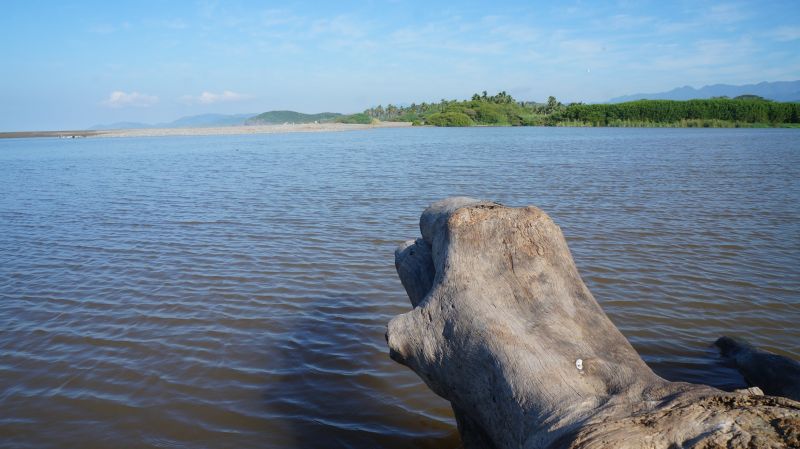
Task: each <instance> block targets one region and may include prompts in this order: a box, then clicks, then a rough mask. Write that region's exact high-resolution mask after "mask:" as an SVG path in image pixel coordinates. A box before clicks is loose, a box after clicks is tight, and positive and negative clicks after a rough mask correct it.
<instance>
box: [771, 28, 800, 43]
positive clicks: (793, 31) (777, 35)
mask: <svg viewBox="0 0 800 449" xmlns="http://www.w3.org/2000/svg"><path fill="white" fill-rule="evenodd" d="M769 36H770V37H772V38H773V39H775V40H776V41H779V42H789V41H796V40H798V39H800V27H796V26H783V27H779V28H776V29H775V30H773V31H772V32H771V33H769Z"/></svg>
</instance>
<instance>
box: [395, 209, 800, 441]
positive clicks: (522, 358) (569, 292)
mask: <svg viewBox="0 0 800 449" xmlns="http://www.w3.org/2000/svg"><path fill="white" fill-rule="evenodd" d="M420 230H421V233H422V238H421V239H417V240H416V241H410V242H407V243H405V244H404V245H402V246H401V247H400V248H398V250H397V251H396V253H395V263H396V267H397V272H398V274H399V276H400V280H401V281H402V284H403V286H404V288H405V289H406V292H407V293H408V296H409V298H410V300H411V304H412V306H413V309H412V310H411V311H410V312H408V313H405V314H402V315H399V316H397V317H395V318H394V319H392V320H391V322H390V323H389V325H388V329H387V333H386V339H387V343H388V345H389V350H390V352H389V353H390V356H391V357H392V359H394V360H396V361H397V362H399V363H401V364H403V365H406V366H408V367H409V368H411V369H412V370H414V371H415V372H416V373H417V374H418V375H419V376H420V377H421V378H422V380H423V381H424V382H425V383H426V384H427V385H428V386H429V387H430V388H431V389H432V390H433V391H434V392H435V393H436V394H438V395H439V396H442V397H443V398H445V399H447V400H449V401H450V403H451V404H452V407H453V410H454V413H455V416H456V420H457V422H458V426H459V431H460V433H461V436H462V440H463V442H464V446H465V447H466V448H468V449H469V448H498V449H499V448H557V447H558V448H561V447H564V448H600V447H603V448H605V447H615V448H640V447H648V448H665V449H666V448H670V449H671V448H683V447H697V448H713V447H732V448H740V447H741V448H746V447H765V448H769V447H776V448H777V447H800V442H798V438H800V403H797V402H794V401H791V400H789V399H784V398H777V397H766V396H760V395H758V394H754V393H753V391H745V392H738V393H726V392H723V391H720V390H717V389H714V388H712V387H709V386H704V385H693V384H687V383H676V382H668V381H666V380H664V379H662V378H660V377H658V376H657V375H656V374H654V373H653V372H652V371H651V370H650V368H649V367H648V366H647V365H646V364H645V363H644V361H643V360H642V359H641V357H639V355H638V353H637V352H636V351H635V350H634V349H633V347H632V346H631V345H630V344H629V343H628V341H627V340H626V339H625V337H624V336H623V335H622V334H621V333H620V332H619V330H618V329H617V328H616V326H614V324H613V323H612V322H611V321H610V320H609V319H608V317H607V316H606V315H605V313H604V312H603V310H602V309H601V308H600V306H599V305H598V303H597V301H595V299H594V297H593V296H592V294H591V293H590V292H589V290H588V289H587V288H586V286H585V285H584V283H583V281H582V280H581V278H580V275H579V274H578V270H577V268H576V267H575V264H574V262H573V260H572V255H571V254H570V251H569V249H568V247H567V244H566V241H565V240H564V237H563V235H562V233H561V230H560V229H559V227H558V226H557V225H556V224H555V223H554V222H553V221H552V220H551V219H550V217H548V216H547V214H545V213H544V212H542V211H541V210H539V209H537V208H535V207H521V208H511V207H504V206H502V205H500V204H497V203H492V202H487V201H479V200H474V199H471V198H463V197H456V198H449V199H446V200H443V201H440V202H437V203H434V204H432V205H431V206H430V207H429V208H428V209H426V210H425V212H424V213H423V214H422V217H421V219H420Z"/></svg>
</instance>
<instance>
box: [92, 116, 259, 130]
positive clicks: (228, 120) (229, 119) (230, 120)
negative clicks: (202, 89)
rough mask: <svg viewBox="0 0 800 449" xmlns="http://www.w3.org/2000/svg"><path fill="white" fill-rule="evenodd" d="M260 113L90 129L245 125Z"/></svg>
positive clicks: (113, 125) (104, 126)
mask: <svg viewBox="0 0 800 449" xmlns="http://www.w3.org/2000/svg"><path fill="white" fill-rule="evenodd" d="M256 115H258V114H200V115H191V116H188V117H181V118H179V119H177V120H173V121H171V122H167V123H156V124H150V123H140V122H116V123H109V124H102V125H94V126H92V127H91V128H89V129H92V130H105V129H141V128H206V127H213V126H237V125H244V124H245V122H246V121H247V120H248V119H249V118H251V117H255V116H256Z"/></svg>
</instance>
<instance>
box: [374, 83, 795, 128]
mask: <svg viewBox="0 0 800 449" xmlns="http://www.w3.org/2000/svg"><path fill="white" fill-rule="evenodd" d="M363 115H366V116H368V117H370V118H374V119H377V120H384V121H406V122H413V123H414V124H426V125H433V126H473V125H489V126H531V125H545V126H620V127H648V126H669V127H753V126H759V127H760V126H787V125H791V124H797V123H800V103H779V102H774V101H770V100H766V99H764V98H761V97H758V96H755V95H742V96H739V97H736V98H733V99H731V98H724V97H721V98H711V99H704V100H688V101H673V100H638V101H631V102H627V103H616V104H582V103H571V104H569V105H564V104H562V103H560V102H559V101H558V100H556V99H555V98H554V97H549V98H548V100H547V102H546V103H534V102H518V101H516V100H514V99H513V98H512V97H511V96H510V95H508V94H507V93H506V92H500V93H498V94H497V95H493V96H489V95H487V93H486V92H485V91H484V92H483V94H481V95H479V94H475V95H473V96H472V98H471V99H470V100H465V101H457V100H445V99H442V100H441V101H440V102H439V103H422V104H412V105H410V106H405V107H400V106H394V105H391V104H390V105H389V106H387V107H385V108H384V107H383V106H377V107H375V108H370V109H367V110H366V111H364V114H363Z"/></svg>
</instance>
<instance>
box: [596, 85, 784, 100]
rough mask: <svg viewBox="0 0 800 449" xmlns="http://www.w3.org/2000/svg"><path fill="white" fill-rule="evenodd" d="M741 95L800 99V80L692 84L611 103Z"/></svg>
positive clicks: (773, 98) (624, 98) (774, 98)
mask: <svg viewBox="0 0 800 449" xmlns="http://www.w3.org/2000/svg"><path fill="white" fill-rule="evenodd" d="M739 95H758V96H761V97H764V98H767V99H770V100H775V101H800V80H798V81H775V82H767V81H764V82H761V83H758V84H745V85H743V86H732V85H730V84H714V85H711V86H703V87H701V88H700V89H695V88H693V87H690V86H683V87H678V88H676V89H672V90H671V91H669V92H660V93H653V94H634V95H625V96H622V97H617V98H612V99H610V100H608V102H609V103H622V102H625V101H634V100H642V99H647V100H691V99H693V98H711V97H723V96H724V97H730V98H733V97H738V96H739Z"/></svg>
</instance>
